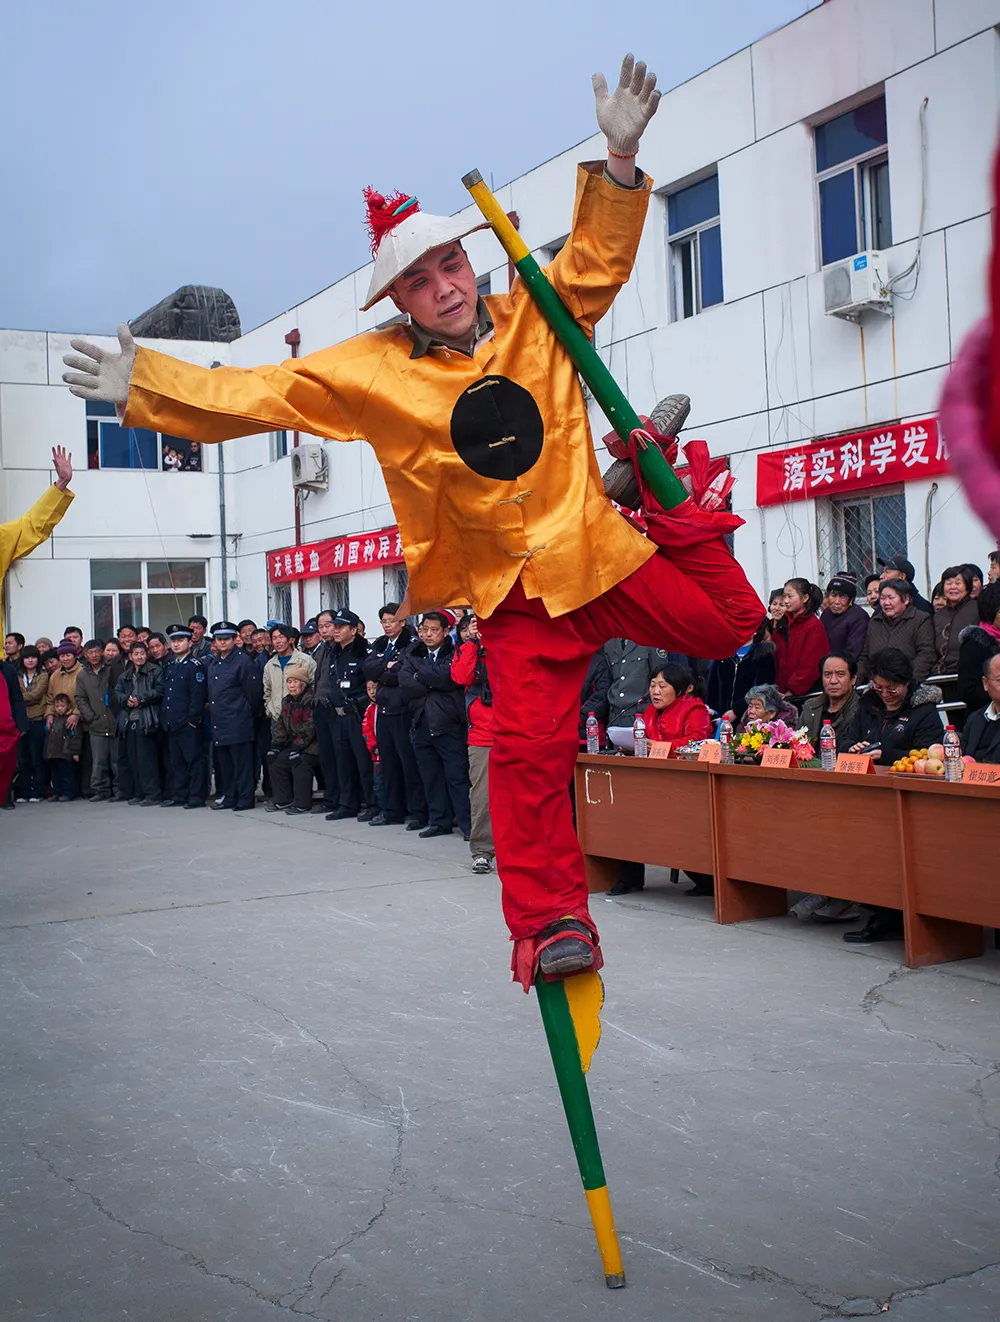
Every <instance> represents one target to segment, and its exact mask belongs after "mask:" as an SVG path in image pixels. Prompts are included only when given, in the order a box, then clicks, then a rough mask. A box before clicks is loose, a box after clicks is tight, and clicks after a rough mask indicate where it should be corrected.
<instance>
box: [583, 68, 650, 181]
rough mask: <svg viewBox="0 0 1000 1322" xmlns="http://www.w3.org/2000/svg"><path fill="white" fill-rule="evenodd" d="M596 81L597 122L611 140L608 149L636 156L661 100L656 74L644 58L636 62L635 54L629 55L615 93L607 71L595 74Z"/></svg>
mask: <svg viewBox="0 0 1000 1322" xmlns="http://www.w3.org/2000/svg"><path fill="white" fill-rule="evenodd" d="M593 85H594V96H595V97H596V99H597V123H598V127H599V128H600V130H601V132H602V133H603V134H604V136H605V137H606V138H607V140H608V151H609V152H610V153H611V154H612V156H634V155H635V154H636V152H637V151H638V150H639V139H640V138H641V137H642V134H643V130H644V129H645V127H646V125H647V124H648V123H649V121H650V120H651V119H652V118H653V116H654V115H655V114H656V107H657V106H658V105H659V104H660V95H661V94H660V93H659V92H658V91H657V90H656V74H655V73H650V74H647V73H646V66H645V64H643V62H642V61H641V60H640V61H639V63H638V64H636V62H635V57H634V56H632V55H626V56H625V58H624V60H622V71H621V76H620V77H619V79H618V86H617V87H616V88H615V92H614V96H609V95H608V84H607V80H606V79H605V77H604V74H603V73H595V74H594V77H593Z"/></svg>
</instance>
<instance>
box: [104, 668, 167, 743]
mask: <svg viewBox="0 0 1000 1322" xmlns="http://www.w3.org/2000/svg"><path fill="white" fill-rule="evenodd" d="M163 681H164V675H163V667H162V666H158V665H157V664H156V662H155V661H145V662H143V664H142V666H141V667H140V669H138V670H136V668H135V666H133V665H132V664H131V663H130V664H129V665H127V666H126V667H125V670H124V671H123V673H122V677H121V679H119V681H118V683H117V684H116V685H115V699H116V700H117V703H118V733H119V734H124V733H125V731H126V730H127V729H128V728H129V726H137V727H138V729H139V732H140V734H152V733H153V732H154V731H155V730H157V729H158V728H159V724H160V703H161V702H162V701H163ZM129 698H137V699H138V701H139V705H138V707H130V706H129V705H128V700H129Z"/></svg>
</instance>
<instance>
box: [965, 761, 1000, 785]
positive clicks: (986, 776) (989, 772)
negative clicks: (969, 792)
mask: <svg viewBox="0 0 1000 1322" xmlns="http://www.w3.org/2000/svg"><path fill="white" fill-rule="evenodd" d="M962 780H963V781H964V782H965V784H966V785H1000V766H978V765H977V766H969V765H966V766H964V767H963V768H962Z"/></svg>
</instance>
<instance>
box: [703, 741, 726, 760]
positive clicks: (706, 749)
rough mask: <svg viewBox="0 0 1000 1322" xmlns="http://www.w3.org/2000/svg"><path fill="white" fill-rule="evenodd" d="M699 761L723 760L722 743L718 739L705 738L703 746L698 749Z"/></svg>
mask: <svg viewBox="0 0 1000 1322" xmlns="http://www.w3.org/2000/svg"><path fill="white" fill-rule="evenodd" d="M698 761H699V762H721V761H722V745H721V744H720V743H719V741H718V739H703V740H702V744H701V748H700V749H699V750H698Z"/></svg>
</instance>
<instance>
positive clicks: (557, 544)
mask: <svg viewBox="0 0 1000 1322" xmlns="http://www.w3.org/2000/svg"><path fill="white" fill-rule="evenodd" d="M650 187H651V181H650V180H649V179H648V178H644V179H643V183H642V186H641V187H638V188H635V189H626V188H620V187H618V186H616V185H615V184H613V183H611V182H610V181H609V180H608V179H606V178H605V177H604V174H603V169H602V167H601V166H600V165H598V164H588V165H586V166H581V167H580V169H579V171H578V175H577V191H576V205H575V210H574V217H573V229H572V233H571V235H570V238H569V239H568V241H567V242H566V245H565V247H564V248H563V249H562V251H561V252H560V253H559V255H558V256H557V257H556V258H555V260H554V261H553V263H552V264H551V266H550V267H549V268H548V274H549V278H550V280H551V281H552V283H553V285H554V286H555V288H556V289H557V290H558V291H559V293H560V294H561V295H562V298H563V300H564V301H565V302H566V304H567V306H568V307H569V309H570V311H571V312H572V313H573V315H574V316H575V317H576V319H577V321H578V322H579V323H580V324H581V325H582V326H583V327H584V329H585V330H587V331H588V333H589V332H591V331H592V328H593V326H594V324H595V323H596V322H597V321H598V320H599V319H600V318H601V317H602V316H603V315H604V314H605V312H607V310H608V308H609V307H610V306H611V303H612V301H613V300H614V297H615V294H616V293H617V292H618V290H619V289H620V287H621V286H622V285H623V284H624V283H625V281H626V280H627V279H628V277H629V274H630V273H631V270H632V265H633V262H634V260H635V252H636V248H637V246H638V243H639V236H640V234H641V232H642V225H643V221H644V219H645V215H646V209H647V206H648V203H649V192H650ZM486 304H487V307H488V308H489V312H490V315H491V316H492V318H493V323H494V327H495V334H494V336H493V338H492V339H491V340H487V341H485V342H483V343H481V344H480V345H479V346H478V348H477V349H476V351H475V354H474V355H473V357H471V358H470V357H468V356H466V355H465V354H463V353H461V352H457V351H455V350H451V349H446V348H442V347H434V348H432V349H431V350H430V351H429V352H428V353H426V354H424V355H422V356H420V357H417V358H411V352H412V349H413V340H412V339H411V337H410V334H409V331H408V330H407V328H406V327H405V326H391V327H389V328H388V329H386V330H381V331H371V332H369V333H367V334H363V335H358V336H356V337H355V338H354V339H351V340H347V341H345V342H344V343H342V344H337V345H334V346H333V347H332V348H329V349H322V350H320V351H318V352H317V353H313V354H309V355H308V356H307V357H305V358H299V359H291V360H289V361H288V362H285V363H283V364H282V365H281V366H278V367H274V366H271V367H257V368H254V369H252V370H246V369H243V368H236V367H220V368H216V369H215V370H209V369H207V368H203V367H195V366H192V365H190V364H188V363H182V362H179V361H178V360H177V359H174V358H169V357H167V356H165V355H163V354H159V353H155V352H154V351H152V350H150V349H139V351H138V353H137V355H136V361H135V367H134V369H133V373H132V380H131V386H130V390H129V397H128V402H127V406H126V411H125V416H124V423H125V425H126V426H130V427H148V428H151V429H153V430H156V431H163V432H167V433H169V434H170V435H174V436H186V437H189V438H191V439H192V440H197V441H201V442H215V441H224V440H228V439H230V438H232V437H235V436H246V435H248V434H250V433H253V432H261V431H269V430H272V429H280V428H285V429H287V430H298V431H302V432H305V433H307V434H308V435H312V436H324V437H330V438H332V439H334V440H340V441H346V440H352V439H356V438H365V439H367V440H368V441H369V442H370V443H371V445H372V447H373V448H374V450H375V453H376V455H377V457H378V460H379V463H380V464H381V466H382V472H383V474H384V476H385V483H386V487H387V488H388V492H389V498H390V500H391V501H392V507H393V510H394V512H395V516H396V520H397V522H398V525H399V530H400V535H401V537H402V541H403V547H404V555H405V560H406V568H407V571H408V575H409V583H410V609H411V610H413V611H424V610H431V609H433V608H434V607H436V606H441V605H444V604H445V603H448V602H468V603H470V604H471V605H472V606H473V607H474V609H475V610H476V611H477V612H478V613H479V614H480V615H483V616H488V615H490V614H491V613H492V612H493V611H494V610H495V609H496V607H497V606H498V605H499V604H500V602H502V601H503V599H504V598H505V597H506V595H507V593H508V592H509V591H510V589H511V587H512V585H513V584H514V583H515V581H516V580H517V578H518V577H519V576H520V578H521V582H522V586H523V588H524V592H525V595H526V596H528V597H541V599H542V601H543V602H544V604H545V607H546V609H547V610H548V612H549V614H550V615H552V616H558V615H562V614H565V613H566V612H567V611H571V610H574V609H575V608H576V607H578V606H582V605H584V604H585V603H586V602H588V601H592V600H593V599H594V598H595V597H598V596H600V595H601V593H603V592H605V591H607V590H608V589H609V588H611V587H613V586H614V585H615V584H616V583H619V582H621V580H622V579H624V578H626V577H627V576H628V575H629V574H631V573H632V572H633V571H634V570H636V569H637V568H638V567H639V566H640V565H641V564H643V563H644V562H645V561H646V560H647V559H648V558H649V557H650V556H651V555H653V554H654V551H655V547H654V546H653V545H652V543H650V542H649V541H647V540H646V539H645V538H644V537H642V536H641V534H639V533H638V532H636V531H635V530H634V529H633V528H632V527H630V525H629V524H628V523H626V521H625V520H624V519H623V518H622V517H621V515H620V514H618V512H617V511H616V510H615V509H614V508H613V506H612V505H611V504H610V503H609V501H608V499H607V497H606V496H605V494H604V489H603V487H602V485H601V475H600V469H599V468H598V465H597V458H596V456H595V454H594V447H593V442H592V440H591V434H590V426H589V424H588V420H587V411H586V407H585V405H584V400H583V393H582V390H581V387H580V382H579V379H578V377H577V373H576V369H575V368H574V366H573V364H572V362H571V361H570V358H569V356H568V355H567V353H566V352H565V350H564V349H563V348H562V345H561V344H560V343H559V341H558V340H557V339H556V337H555V335H554V334H553V333H552V331H551V330H550V329H549V326H548V323H547V322H546V321H545V319H544V318H543V316H542V314H541V313H540V312H539V311H538V309H537V308H536V306H535V304H534V302H533V300H532V298H531V295H530V294H529V293H528V291H527V289H526V288H525V287H524V285H523V283H522V282H521V281H520V279H518V280H516V281H515V282H514V287H513V289H512V290H511V292H510V293H509V294H505V295H499V296H495V297H489V298H487V299H486Z"/></svg>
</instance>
